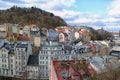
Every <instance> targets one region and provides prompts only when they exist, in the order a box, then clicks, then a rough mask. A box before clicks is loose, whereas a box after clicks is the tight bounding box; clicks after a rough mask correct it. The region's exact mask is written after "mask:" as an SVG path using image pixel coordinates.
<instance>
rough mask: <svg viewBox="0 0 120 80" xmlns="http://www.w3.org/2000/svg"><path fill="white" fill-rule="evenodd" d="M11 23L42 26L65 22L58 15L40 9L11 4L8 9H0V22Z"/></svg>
mask: <svg viewBox="0 0 120 80" xmlns="http://www.w3.org/2000/svg"><path fill="white" fill-rule="evenodd" d="M3 23H13V24H16V23H17V24H20V25H29V24H37V25H38V26H42V27H53V28H54V27H57V26H65V25H67V24H66V22H65V21H64V20H63V19H62V18H60V17H59V16H55V15H54V14H53V13H50V12H47V11H44V10H42V9H39V8H36V7H31V8H20V7H17V6H13V7H11V8H10V9H6V10H0V24H3Z"/></svg>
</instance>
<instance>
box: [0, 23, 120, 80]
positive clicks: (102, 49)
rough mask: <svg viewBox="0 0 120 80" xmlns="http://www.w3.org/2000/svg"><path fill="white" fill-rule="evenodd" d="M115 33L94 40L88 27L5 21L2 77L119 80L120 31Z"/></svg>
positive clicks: (0, 34) (0, 30)
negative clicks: (44, 26)
mask: <svg viewBox="0 0 120 80" xmlns="http://www.w3.org/2000/svg"><path fill="white" fill-rule="evenodd" d="M100 31H102V33H103V32H104V31H103V30H102V29H101V30H99V32H100ZM112 35H113V36H111V37H107V38H106V39H104V40H91V36H92V34H91V31H90V28H89V27H84V26H79V27H78V26H76V27H72V26H59V27H56V28H54V29H53V28H49V29H48V28H40V27H38V26H37V25H35V24H31V25H26V26H21V25H19V24H10V23H6V24H1V25H0V80H119V79H120V75H119V74H120V32H118V33H112Z"/></svg>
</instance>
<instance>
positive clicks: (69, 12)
mask: <svg viewBox="0 0 120 80" xmlns="http://www.w3.org/2000/svg"><path fill="white" fill-rule="evenodd" d="M119 4H120V0H0V9H7V8H10V7H12V6H13V5H17V6H19V7H31V6H35V7H37V8H41V9H43V10H46V11H49V12H52V13H54V14H55V15H57V16H61V17H62V18H63V19H64V20H65V21H66V22H67V23H68V24H69V25H87V26H91V27H94V28H95V29H98V28H101V27H103V28H104V29H106V30H109V31H118V30H119V29H120V5H119Z"/></svg>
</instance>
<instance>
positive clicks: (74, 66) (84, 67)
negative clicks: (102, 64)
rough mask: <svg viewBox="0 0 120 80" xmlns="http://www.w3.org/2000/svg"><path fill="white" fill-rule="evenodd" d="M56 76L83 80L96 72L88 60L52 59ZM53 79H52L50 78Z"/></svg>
mask: <svg viewBox="0 0 120 80" xmlns="http://www.w3.org/2000/svg"><path fill="white" fill-rule="evenodd" d="M52 63H53V64H52V65H53V67H52V68H54V69H52V70H55V72H56V74H54V75H56V77H57V79H59V80H66V79H65V78H67V77H69V80H82V79H83V78H85V77H87V76H88V75H89V76H92V75H94V74H95V73H96V72H95V70H94V69H93V68H92V66H90V64H89V63H88V62H87V61H86V60H81V61H80V60H77V61H75V60H70V61H52ZM50 80H52V79H50Z"/></svg>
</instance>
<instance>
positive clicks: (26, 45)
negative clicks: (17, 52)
mask: <svg viewBox="0 0 120 80" xmlns="http://www.w3.org/2000/svg"><path fill="white" fill-rule="evenodd" d="M27 47H28V44H26V43H25V44H24V43H18V44H17V45H16V48H27Z"/></svg>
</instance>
